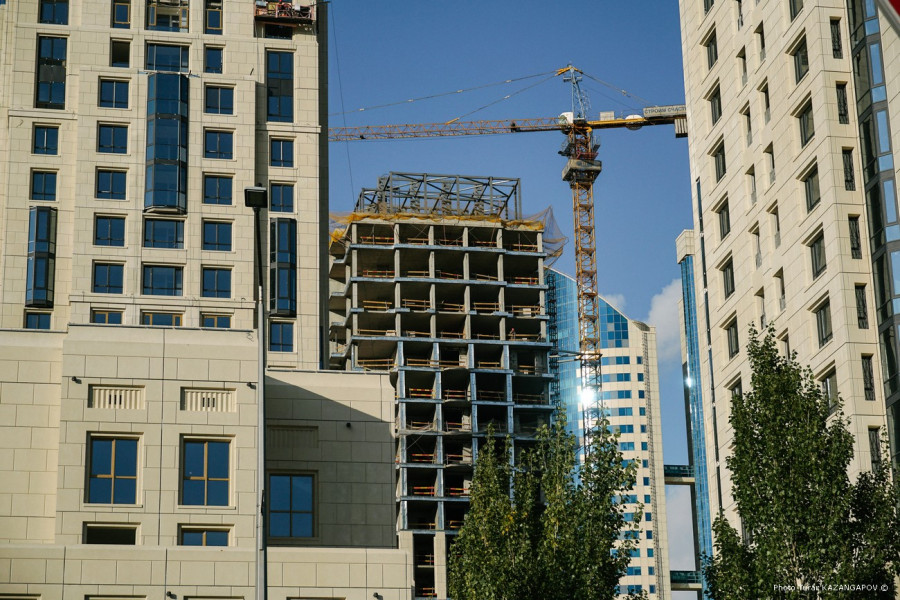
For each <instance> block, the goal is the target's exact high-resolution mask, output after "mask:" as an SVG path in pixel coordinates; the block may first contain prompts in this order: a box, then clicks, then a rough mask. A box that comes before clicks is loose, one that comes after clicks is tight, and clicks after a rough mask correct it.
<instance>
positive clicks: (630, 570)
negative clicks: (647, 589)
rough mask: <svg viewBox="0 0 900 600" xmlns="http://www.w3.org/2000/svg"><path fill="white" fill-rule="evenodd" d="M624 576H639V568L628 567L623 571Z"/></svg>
mask: <svg viewBox="0 0 900 600" xmlns="http://www.w3.org/2000/svg"><path fill="white" fill-rule="evenodd" d="M625 574H626V575H640V574H641V568H640V567H628V568H627V569H626V571H625ZM628 587H632V586H628ZM628 591H629V593H630V592H631V590H628Z"/></svg>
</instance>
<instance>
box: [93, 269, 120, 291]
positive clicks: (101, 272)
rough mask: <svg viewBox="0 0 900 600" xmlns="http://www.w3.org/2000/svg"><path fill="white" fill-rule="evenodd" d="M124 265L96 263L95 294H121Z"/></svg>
mask: <svg viewBox="0 0 900 600" xmlns="http://www.w3.org/2000/svg"><path fill="white" fill-rule="evenodd" d="M124 271H125V267H124V265H116V264H109V263H94V286H93V291H94V293H95V294H121V293H122V280H123V277H124Z"/></svg>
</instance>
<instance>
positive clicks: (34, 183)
mask: <svg viewBox="0 0 900 600" xmlns="http://www.w3.org/2000/svg"><path fill="white" fill-rule="evenodd" d="M31 199H32V200H56V173H55V172H54V171H32V172H31Z"/></svg>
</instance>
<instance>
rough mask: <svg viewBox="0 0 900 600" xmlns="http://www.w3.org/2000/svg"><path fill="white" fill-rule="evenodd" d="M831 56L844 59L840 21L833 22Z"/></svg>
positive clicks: (834, 20)
mask: <svg viewBox="0 0 900 600" xmlns="http://www.w3.org/2000/svg"><path fill="white" fill-rule="evenodd" d="M831 55H832V56H833V57H834V58H844V49H843V46H842V44H841V22H840V20H839V19H832V20H831Z"/></svg>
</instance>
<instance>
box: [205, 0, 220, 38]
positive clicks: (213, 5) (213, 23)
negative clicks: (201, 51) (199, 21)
mask: <svg viewBox="0 0 900 600" xmlns="http://www.w3.org/2000/svg"><path fill="white" fill-rule="evenodd" d="M203 33H208V34H210V35H222V0H206V21H205V23H204V24H203Z"/></svg>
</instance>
